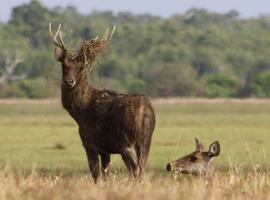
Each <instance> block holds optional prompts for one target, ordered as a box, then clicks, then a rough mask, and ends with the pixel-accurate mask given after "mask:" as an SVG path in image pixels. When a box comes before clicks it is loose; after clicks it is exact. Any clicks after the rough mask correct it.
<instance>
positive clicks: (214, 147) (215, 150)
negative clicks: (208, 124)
mask: <svg viewBox="0 0 270 200" xmlns="http://www.w3.org/2000/svg"><path fill="white" fill-rule="evenodd" d="M219 153H220V145H219V142H218V141H215V142H214V143H212V144H211V145H210V146H209V150H208V154H209V156H211V157H215V156H218V155H219Z"/></svg>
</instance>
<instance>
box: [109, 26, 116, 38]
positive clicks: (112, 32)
mask: <svg viewBox="0 0 270 200" xmlns="http://www.w3.org/2000/svg"><path fill="white" fill-rule="evenodd" d="M115 29H116V28H115V26H113V29H112V31H111V33H110V34H109V37H108V39H109V40H110V39H112V36H113V34H114V32H115Z"/></svg>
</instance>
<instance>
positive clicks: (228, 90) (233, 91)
mask: <svg viewBox="0 0 270 200" xmlns="http://www.w3.org/2000/svg"><path fill="white" fill-rule="evenodd" d="M206 84H207V89H206V95H207V97H209V98H214V97H235V96H236V95H237V88H238V87H237V86H238V83H237V81H236V79H234V78H233V77H232V76H230V75H226V74H221V73H218V74H212V75H209V76H208V78H207V83H206Z"/></svg>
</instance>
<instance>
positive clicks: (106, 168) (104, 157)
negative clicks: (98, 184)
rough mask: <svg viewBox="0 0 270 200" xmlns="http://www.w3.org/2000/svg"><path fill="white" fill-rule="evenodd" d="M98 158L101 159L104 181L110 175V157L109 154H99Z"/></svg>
mask: <svg viewBox="0 0 270 200" xmlns="http://www.w3.org/2000/svg"><path fill="white" fill-rule="evenodd" d="M100 157H101V172H102V175H103V178H104V179H105V180H106V179H107V178H108V177H109V173H110V167H111V166H110V162H111V156H110V154H101V155H100Z"/></svg>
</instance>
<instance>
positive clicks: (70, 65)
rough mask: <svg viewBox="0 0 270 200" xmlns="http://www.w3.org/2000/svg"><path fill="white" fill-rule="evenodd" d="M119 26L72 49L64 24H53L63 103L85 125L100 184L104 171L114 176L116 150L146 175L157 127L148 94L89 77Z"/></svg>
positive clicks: (81, 128)
mask: <svg viewBox="0 0 270 200" xmlns="http://www.w3.org/2000/svg"><path fill="white" fill-rule="evenodd" d="M114 31H115V26H114V27H113V29H112V30H111V31H110V30H109V29H107V30H106V32H105V33H104V35H103V37H101V38H100V37H99V35H98V36H97V37H95V38H93V39H89V40H87V41H85V42H83V43H82V44H81V47H80V49H79V50H78V51H77V52H75V53H73V54H72V53H71V52H70V51H69V50H68V49H67V48H66V45H65V43H64V41H63V37H62V29H61V24H60V25H59V26H58V29H57V31H56V33H55V34H53V32H52V24H51V23H49V33H50V36H51V39H52V42H53V44H54V45H55V58H56V60H57V61H58V62H60V64H61V65H62V84H61V101H62V106H63V108H64V109H65V110H66V111H67V112H68V113H69V115H70V116H71V117H72V118H73V119H74V120H75V121H76V123H77V125H78V127H79V136H80V138H81V141H82V144H83V147H84V149H85V152H86V156H87V160H88V165H89V169H90V172H91V175H92V177H93V179H94V182H95V183H97V181H98V180H99V177H100V176H101V173H102V175H103V177H104V178H105V180H106V178H107V177H108V175H109V171H110V156H111V154H120V155H121V157H122V160H123V162H124V164H125V165H126V167H127V169H128V171H129V173H130V175H131V177H133V178H135V179H136V178H139V177H142V175H143V174H144V172H145V167H146V163H147V158H148V155H149V150H150V145H151V138H152V134H153V131H154V128H155V113H154V109H153V107H152V105H151V102H150V99H149V98H148V97H147V96H145V95H142V94H122V93H117V92H115V91H112V90H108V89H97V88H95V87H94V86H93V85H92V84H91V83H90V81H89V74H90V73H89V71H92V69H93V65H94V63H95V60H96V58H97V56H99V55H100V53H101V52H102V50H103V49H104V48H105V47H106V46H107V44H108V42H109V41H110V40H111V38H112V35H113V33H114ZM100 171H101V173H100Z"/></svg>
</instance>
